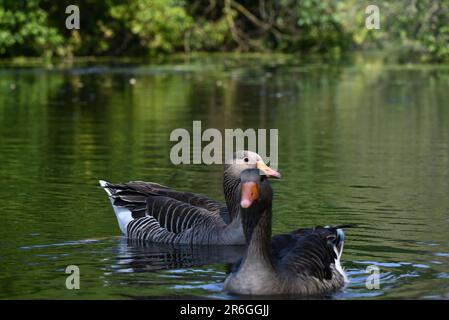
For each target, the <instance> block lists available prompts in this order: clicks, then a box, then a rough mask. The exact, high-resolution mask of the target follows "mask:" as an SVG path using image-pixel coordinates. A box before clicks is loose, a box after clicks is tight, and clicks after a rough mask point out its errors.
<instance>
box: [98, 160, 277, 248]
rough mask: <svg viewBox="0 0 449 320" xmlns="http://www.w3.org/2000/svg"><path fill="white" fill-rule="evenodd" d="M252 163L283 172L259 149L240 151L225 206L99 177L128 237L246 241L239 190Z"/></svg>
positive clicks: (228, 176) (229, 169)
mask: <svg viewBox="0 0 449 320" xmlns="http://www.w3.org/2000/svg"><path fill="white" fill-rule="evenodd" d="M248 168H258V169H260V170H262V171H263V172H264V173H265V174H266V175H267V176H271V177H278V178H279V177H280V174H279V173H278V172H276V171H274V170H272V169H271V168H269V167H268V166H267V165H266V164H265V163H264V162H263V160H262V158H261V157H260V156H259V155H258V154H256V153H254V152H251V151H239V152H236V153H235V154H234V156H233V161H232V163H231V164H227V165H225V169H224V174H223V187H224V194H225V199H226V205H223V204H221V203H219V202H216V201H214V200H211V199H209V198H207V197H205V196H201V195H197V194H193V193H190V192H179V191H175V190H173V189H170V188H168V187H165V186H162V185H160V184H156V183H151V182H142V181H133V182H128V183H125V184H111V183H108V182H106V181H100V185H101V186H102V187H103V188H104V189H105V190H106V192H107V193H108V195H109V198H110V200H111V203H112V207H113V208H114V211H115V213H116V216H117V219H118V223H119V225H120V229H121V231H122V232H123V233H124V234H125V235H126V236H127V237H128V238H132V239H140V240H145V241H152V242H159V243H184V244H188V243H190V244H244V243H245V239H244V236H243V231H242V224H241V219H240V216H239V211H240V207H239V205H238V202H237V201H236V198H235V189H236V188H237V186H238V184H239V181H240V173H241V172H242V171H243V170H245V169H248Z"/></svg>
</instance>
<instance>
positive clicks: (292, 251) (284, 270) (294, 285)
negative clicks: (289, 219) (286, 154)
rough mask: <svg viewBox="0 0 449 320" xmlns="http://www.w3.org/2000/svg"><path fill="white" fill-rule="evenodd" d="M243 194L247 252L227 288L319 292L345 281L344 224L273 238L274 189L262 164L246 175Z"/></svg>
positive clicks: (239, 291) (268, 292) (259, 292)
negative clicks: (343, 254) (342, 262)
mask: <svg viewBox="0 0 449 320" xmlns="http://www.w3.org/2000/svg"><path fill="white" fill-rule="evenodd" d="M237 192H238V193H239V195H240V206H241V219H242V225H243V231H244V234H245V238H246V241H247V243H248V248H247V251H246V253H245V255H244V257H243V259H242V261H241V262H240V265H239V266H238V269H237V271H235V272H233V273H231V274H230V275H229V276H228V278H227V279H226V281H225V284H224V288H225V290H228V291H230V292H231V293H236V294H243V295H276V294H299V295H319V294H327V293H330V292H333V291H335V290H337V289H339V288H341V287H343V286H344V284H345V282H346V275H345V273H344V271H343V269H342V267H341V265H340V257H341V254H342V251H343V241H344V233H343V230H341V229H340V228H339V227H316V228H312V229H298V230H296V231H293V232H292V233H290V234H286V235H280V236H276V237H273V239H271V218H272V210H271V202H272V197H273V192H272V189H271V186H270V184H269V182H268V181H267V179H266V177H265V176H263V175H260V173H259V170H257V169H248V170H245V171H243V172H242V174H241V184H240V185H239V188H238V191H237Z"/></svg>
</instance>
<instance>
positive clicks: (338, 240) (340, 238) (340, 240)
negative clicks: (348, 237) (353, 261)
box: [334, 226, 348, 282]
mask: <svg viewBox="0 0 449 320" xmlns="http://www.w3.org/2000/svg"><path fill="white" fill-rule="evenodd" d="M335 233H336V237H335V240H334V251H335V254H336V256H337V257H336V259H335V268H336V269H337V271H338V272H339V273H340V274H341V275H342V276H343V278H344V280H345V282H348V277H347V276H346V272H345V271H344V269H343V267H342V266H341V262H340V261H341V255H342V254H343V247H344V243H345V233H344V232H343V229H342V228H341V226H338V227H337V229H336V230H335Z"/></svg>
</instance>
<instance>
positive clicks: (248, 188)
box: [240, 182, 259, 209]
mask: <svg viewBox="0 0 449 320" xmlns="http://www.w3.org/2000/svg"><path fill="white" fill-rule="evenodd" d="M257 199H259V190H258V189H257V185H256V183H255V182H245V183H243V184H242V194H241V199H240V206H241V207H242V208H245V209H246V208H249V207H251V205H252V204H253V202H254V201H256V200H257Z"/></svg>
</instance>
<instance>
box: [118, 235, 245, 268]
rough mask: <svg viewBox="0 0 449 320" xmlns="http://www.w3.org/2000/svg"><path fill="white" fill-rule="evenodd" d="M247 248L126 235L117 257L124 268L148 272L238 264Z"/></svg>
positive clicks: (121, 242) (120, 244) (121, 241)
mask: <svg viewBox="0 0 449 320" xmlns="http://www.w3.org/2000/svg"><path fill="white" fill-rule="evenodd" d="M244 251H245V247H244V246H213V245H207V246H191V245H185V244H165V243H152V242H146V241H140V240H132V239H126V238H122V239H121V240H120V243H119V246H118V255H117V259H118V263H119V265H120V269H130V270H132V272H148V271H157V270H162V269H179V268H191V267H196V266H203V265H210V264H215V263H226V264H234V263H236V262H238V261H239V259H241V257H242V255H243V253H244Z"/></svg>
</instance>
